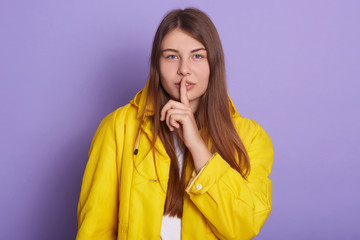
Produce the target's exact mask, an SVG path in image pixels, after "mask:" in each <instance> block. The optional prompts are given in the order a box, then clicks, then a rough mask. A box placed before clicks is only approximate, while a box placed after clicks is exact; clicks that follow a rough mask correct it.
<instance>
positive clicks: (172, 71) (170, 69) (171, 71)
mask: <svg viewBox="0 0 360 240" xmlns="http://www.w3.org/2000/svg"><path fill="white" fill-rule="evenodd" d="M174 75H176V64H175V63H169V62H165V61H160V76H161V77H162V78H163V79H164V80H166V81H168V80H171V78H173V77H174Z"/></svg>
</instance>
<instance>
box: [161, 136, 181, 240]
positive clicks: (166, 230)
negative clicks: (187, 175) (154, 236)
mask: <svg viewBox="0 0 360 240" xmlns="http://www.w3.org/2000/svg"><path fill="white" fill-rule="evenodd" d="M174 145H175V150H176V157H177V159H178V163H179V168H180V171H179V174H180V177H181V171H182V165H183V162H184V152H183V150H182V149H181V148H180V146H179V143H178V141H177V138H176V137H175V135H174ZM160 239H162V240H170V239H171V240H180V239H181V219H180V218H177V217H170V216H169V215H164V216H163V219H162V224H161V233H160Z"/></svg>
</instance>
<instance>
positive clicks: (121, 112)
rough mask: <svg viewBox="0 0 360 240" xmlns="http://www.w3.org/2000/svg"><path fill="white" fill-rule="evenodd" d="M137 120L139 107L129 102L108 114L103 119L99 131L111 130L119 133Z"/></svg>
mask: <svg viewBox="0 0 360 240" xmlns="http://www.w3.org/2000/svg"><path fill="white" fill-rule="evenodd" d="M137 121H138V119H137V108H135V107H134V106H133V105H132V104H131V103H128V104H126V105H124V106H122V107H119V108H117V109H116V110H115V111H113V112H111V113H109V114H108V115H106V116H105V117H104V118H103V119H102V120H101V122H100V124H99V126H98V129H97V131H111V132H113V133H117V134H119V133H122V132H124V130H125V128H126V125H129V124H131V125H132V124H133V123H136V122H137Z"/></svg>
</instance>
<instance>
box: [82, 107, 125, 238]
mask: <svg viewBox="0 0 360 240" xmlns="http://www.w3.org/2000/svg"><path fill="white" fill-rule="evenodd" d="M116 113H117V112H114V113H111V114H109V115H108V116H107V117H105V118H104V119H103V120H102V122H101V124H100V126H99V127H98V129H97V131H96V133H95V136H94V138H93V141H92V143H91V147H90V151H89V160H88V163H87V165H86V169H85V172H84V176H83V181H82V186H81V193H80V198H79V203H78V213H77V219H78V232H77V236H76V240H85V239H86V240H95V239H98V240H100V239H101V240H110V239H115V238H116V234H117V222H118V216H117V214H118V204H119V198H118V184H119V183H118V175H117V169H118V163H117V161H116V159H117V156H118V155H119V156H121V152H120V153H119V149H117V147H116V146H117V141H116V135H115V118H116Z"/></svg>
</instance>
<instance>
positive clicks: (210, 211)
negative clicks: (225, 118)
mask: <svg viewBox="0 0 360 240" xmlns="http://www.w3.org/2000/svg"><path fill="white" fill-rule="evenodd" d="M251 121H252V122H253V123H254V126H255V127H254V128H253V129H254V130H253V131H252V134H251V136H250V139H249V143H248V146H247V152H248V155H249V159H250V164H251V171H250V175H249V176H248V179H247V180H244V179H243V178H242V176H241V175H240V173H239V172H237V171H236V170H235V169H233V168H231V167H230V165H229V164H228V163H227V162H226V161H225V160H224V159H223V158H222V157H221V156H220V155H219V154H218V153H215V154H214V155H213V157H212V158H211V159H210V160H209V161H208V163H207V164H206V165H205V167H203V168H202V169H201V170H200V172H199V173H198V174H197V175H196V174H195V171H193V175H192V178H191V179H190V181H189V184H188V186H187V188H186V192H187V193H188V194H189V197H190V199H191V200H192V202H193V203H194V204H195V205H196V206H197V207H198V209H199V210H200V211H201V212H202V214H203V215H204V217H205V218H206V219H207V221H208V223H209V225H210V227H211V230H212V231H213V232H214V234H215V235H216V236H217V237H218V238H219V239H251V238H253V237H254V236H256V235H257V234H258V233H259V231H260V228H261V227H262V225H263V224H264V223H265V220H266V219H267V217H268V216H269V214H270V211H271V203H272V183H271V180H270V179H269V175H270V172H271V167H272V163H273V156H274V153H273V147H272V143H271V140H270V137H269V135H268V134H267V133H266V132H265V131H264V130H263V129H262V128H261V127H260V126H259V125H258V124H257V123H256V122H255V121H253V120H251Z"/></svg>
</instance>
